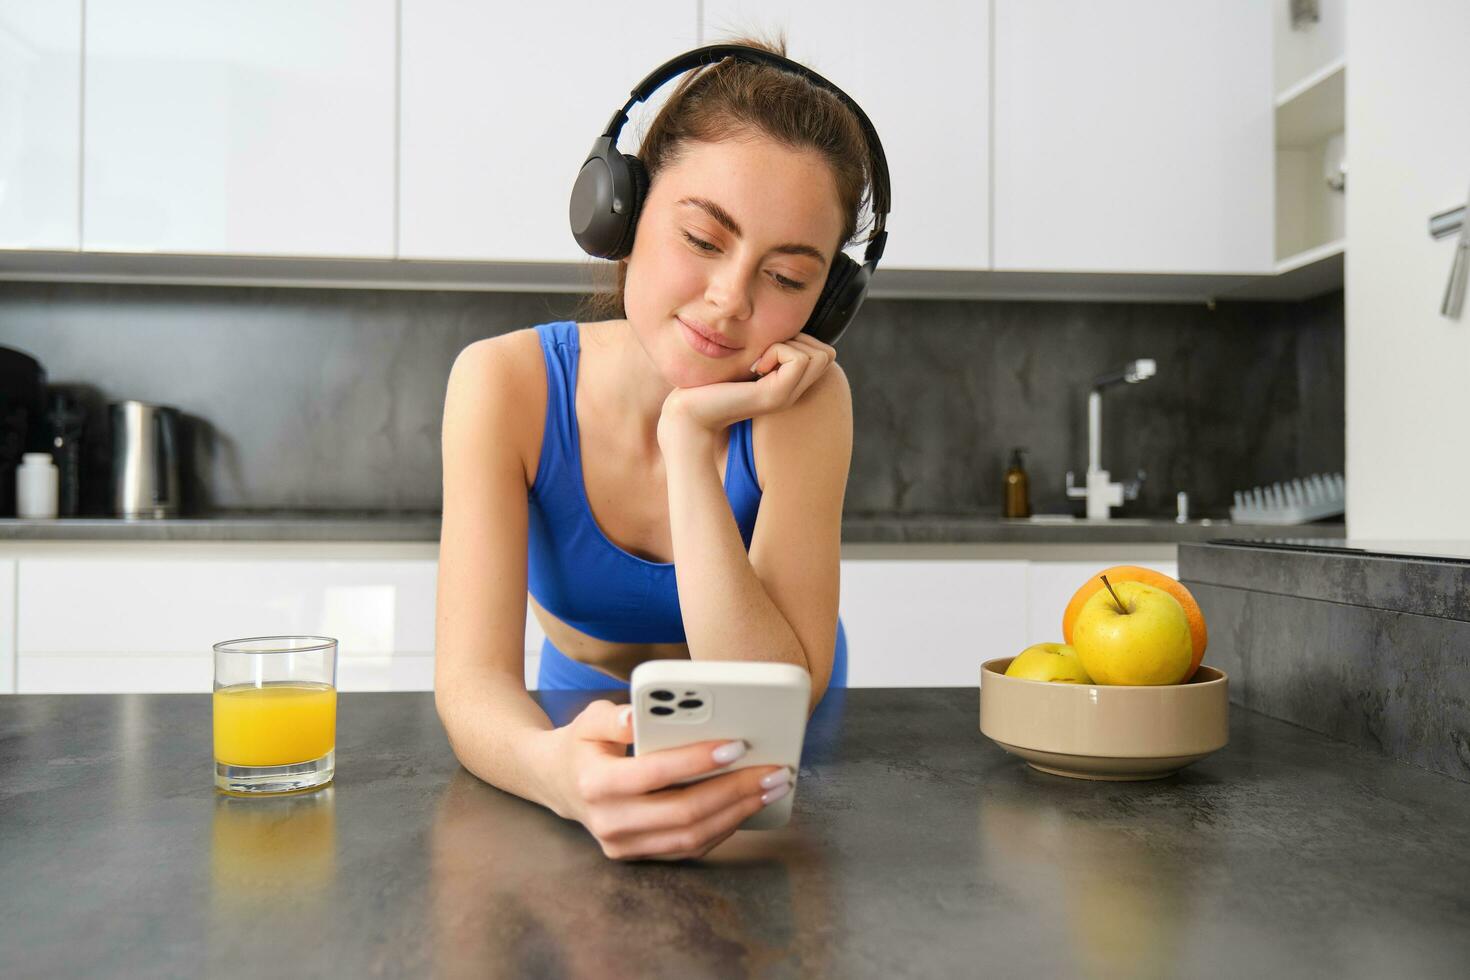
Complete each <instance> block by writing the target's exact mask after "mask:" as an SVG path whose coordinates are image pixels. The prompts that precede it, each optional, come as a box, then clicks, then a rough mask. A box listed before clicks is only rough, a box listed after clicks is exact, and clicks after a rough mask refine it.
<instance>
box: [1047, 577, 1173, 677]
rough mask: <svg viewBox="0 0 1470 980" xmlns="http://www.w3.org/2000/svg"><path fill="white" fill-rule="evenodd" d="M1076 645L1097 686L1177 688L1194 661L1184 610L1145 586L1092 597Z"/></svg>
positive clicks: (1128, 585)
mask: <svg viewBox="0 0 1470 980" xmlns="http://www.w3.org/2000/svg"><path fill="white" fill-rule="evenodd" d="M1072 645H1073V646H1074V647H1076V648H1077V657H1078V659H1080V660H1081V661H1082V666H1083V668H1084V669H1085V670H1086V671H1087V673H1088V675H1089V676H1091V677H1092V679H1093V680H1094V681H1095V682H1097V683H1098V684H1178V683H1181V682H1182V681H1183V680H1184V677H1185V675H1186V674H1188V673H1189V668H1190V665H1191V663H1192V662H1193V658H1194V647H1193V645H1192V643H1191V642H1190V638H1189V619H1188V618H1187V617H1186V616H1185V615H1184V607H1183V606H1181V605H1180V604H1179V600H1178V599H1175V598H1174V597H1173V596H1171V595H1170V594H1169V593H1167V592H1165V591H1164V590H1163V589H1159V588H1155V587H1154V586H1152V585H1145V584H1144V583H1142V582H1119V583H1117V584H1116V585H1109V586H1108V587H1107V588H1102V589H1098V590H1097V592H1095V593H1093V594H1092V596H1091V597H1090V598H1089V599H1088V600H1087V602H1085V603H1084V604H1083V606H1082V611H1081V612H1079V613H1078V614H1077V620H1076V622H1075V623H1074V624H1073V626H1072Z"/></svg>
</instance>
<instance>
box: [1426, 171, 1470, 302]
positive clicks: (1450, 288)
mask: <svg viewBox="0 0 1470 980" xmlns="http://www.w3.org/2000/svg"><path fill="white" fill-rule="evenodd" d="M1465 200H1466V203H1465V204H1463V205H1461V206H1460V207H1458V208H1451V209H1450V210H1448V211H1441V212H1439V213H1438V214H1435V215H1431V216H1430V218H1429V235H1430V237H1431V238H1436V239H1438V238H1444V237H1446V236H1447V235H1453V234H1454V233H1455V232H1457V231H1458V232H1459V233H1460V238H1459V240H1458V241H1456V242H1455V256H1454V258H1453V259H1452V260H1451V261H1450V281H1449V282H1448V283H1446V284H1445V287H1444V299H1443V300H1442V301H1441V302H1440V304H1439V312H1440V315H1441V316H1447V317H1449V318H1450V319H1451V320H1458V319H1459V318H1460V312H1461V311H1462V310H1463V309H1464V308H1465V278H1466V277H1467V276H1470V220H1467V219H1466V214H1467V212H1470V194H1467V195H1466V198H1465Z"/></svg>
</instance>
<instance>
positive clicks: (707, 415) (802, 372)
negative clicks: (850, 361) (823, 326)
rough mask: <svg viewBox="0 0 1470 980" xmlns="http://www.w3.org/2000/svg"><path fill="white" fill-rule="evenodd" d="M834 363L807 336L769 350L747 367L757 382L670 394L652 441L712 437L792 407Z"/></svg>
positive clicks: (828, 351)
mask: <svg viewBox="0 0 1470 980" xmlns="http://www.w3.org/2000/svg"><path fill="white" fill-rule="evenodd" d="M836 359H837V351H836V349H835V348H833V347H832V346H831V345H830V344H824V343H822V342H821V341H820V340H817V339H816V338H815V337H813V336H811V335H810V334H805V333H799V334H797V335H796V336H795V337H793V338H791V339H790V340H785V341H782V342H780V343H776V344H772V345H771V346H770V347H767V348H766V350H765V353H763V354H762V355H761V356H760V359H759V360H758V361H756V362H755V364H754V365H753V366H752V372H753V373H754V374H757V375H760V376H761V377H760V380H758V381H755V382H749V381H723V382H718V383H716V384H709V385H701V386H699V387H697V388H675V389H674V390H673V391H671V392H669V396H668V397H667V398H665V399H664V406H663V413H662V414H661V415H660V416H659V421H658V441H659V444H660V445H661V446H663V445H665V443H666V441H667V440H669V439H671V438H673V437H675V436H677V435H683V434H689V433H691V432H694V433H696V434H709V435H714V434H716V433H718V432H720V431H721V430H723V429H725V428H728V427H729V426H731V425H733V424H734V423H736V422H739V421H740V420H742V419H748V418H754V417H755V416H757V415H770V414H773V413H776V412H781V411H784V410H785V409H788V408H790V407H791V406H792V405H795V404H796V402H797V401H798V400H799V399H800V398H801V396H802V395H804V394H805V393H806V391H807V389H808V388H810V387H811V386H812V385H814V384H816V382H817V379H818V378H820V377H821V376H822V372H824V371H826V370H827V367H828V366H829V365H830V364H831V363H832V362H833V361H835V360H836Z"/></svg>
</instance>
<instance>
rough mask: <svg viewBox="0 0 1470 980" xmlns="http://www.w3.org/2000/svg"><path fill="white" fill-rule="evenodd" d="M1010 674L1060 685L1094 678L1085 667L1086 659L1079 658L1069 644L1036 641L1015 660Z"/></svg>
mask: <svg viewBox="0 0 1470 980" xmlns="http://www.w3.org/2000/svg"><path fill="white" fill-rule="evenodd" d="M1006 676H1007V677H1020V678H1022V679H1024V680H1028V681H1055V682H1057V683H1059V684H1091V683H1092V678H1091V677H1088V676H1087V671H1086V670H1084V669H1082V661H1080V660H1078V659H1077V651H1076V650H1074V649H1072V648H1071V647H1070V646H1068V645H1067V644H1065V643H1033V644H1032V645H1031V646H1029V647H1027V648H1026V649H1024V650H1022V651H1021V652H1020V653H1018V654H1017V655H1016V659H1014V660H1012V661H1011V665H1010V666H1009V667H1007V668H1006Z"/></svg>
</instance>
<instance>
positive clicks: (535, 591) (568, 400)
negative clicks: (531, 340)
mask: <svg viewBox="0 0 1470 980" xmlns="http://www.w3.org/2000/svg"><path fill="white" fill-rule="evenodd" d="M536 333H537V334H539V335H540V338H541V352H542V354H543V355H544V356H545V359H546V427H545V430H544V432H543V434H542V437H541V460H540V462H539V463H538V464H537V467H536V482H535V484H534V485H533V486H532V487H531V490H530V494H529V503H530V526H529V539H528V560H529V567H528V578H527V585H528V587H529V590H530V592H531V595H532V596H534V597H535V599H536V601H537V602H538V603H540V604H541V607H542V608H543V609H545V610H547V611H548V612H550V613H551V614H552V615H554V616H556V617H557V618H558V619H560V620H561V621H562V622H564V623H566V624H567V625H568V626H571V627H572V628H574V629H577V630H580V631H582V632H583V633H586V634H587V635H588V636H592V637H595V638H597V639H599V640H606V641H608V642H613V643H684V642H686V639H685V635H684V620H683V617H682V616H681V614H680V612H679V591H678V587H677V586H676V584H675V581H674V565H673V563H672V562H656V561H647V560H646V559H643V558H639V557H638V556H637V555H633V554H630V553H629V552H627V551H624V550H623V549H622V548H619V547H618V546H617V545H616V544H614V543H613V542H612V541H611V539H609V538H608V537H607V535H605V534H603V532H602V528H600V527H598V526H597V521H596V520H595V519H593V517H592V507H591V505H590V504H589V503H588V502H587V488H586V485H585V484H584V483H583V482H582V447H581V437H580V435H579V433H578V430H577V359H578V355H579V354H580V347H579V344H578V335H577V324H576V323H575V322H573V321H570V320H564V321H558V322H556V323H543V324H539V325H538V326H537V327H536ZM729 432H730V450H729V455H728V456H727V458H726V460H725V496H726V497H727V498H728V499H729V501H730V510H731V512H732V513H733V514H734V515H735V523H736V525H738V526H739V528H740V537H741V539H742V540H744V542H745V548H746V550H747V551H749V550H750V539H751V535H752V534H753V533H754V532H755V518H756V512H757V511H758V510H759V509H760V504H761V488H760V482H759V480H758V479H757V478H756V470H755V453H754V450H753V448H752V446H751V423H750V420H749V419H746V420H744V421H742V422H737V423H735V424H734V425H732V426H730V430H729Z"/></svg>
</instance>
